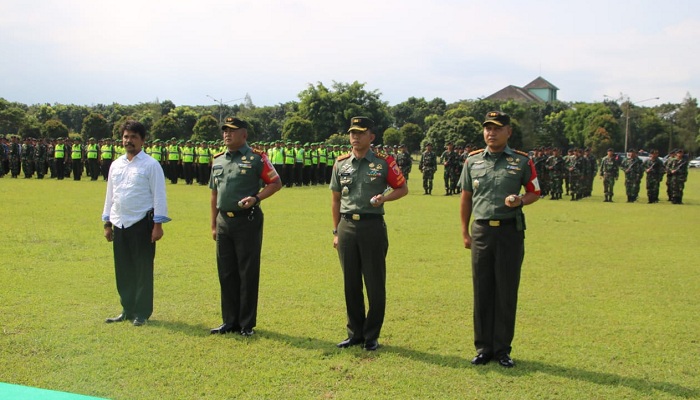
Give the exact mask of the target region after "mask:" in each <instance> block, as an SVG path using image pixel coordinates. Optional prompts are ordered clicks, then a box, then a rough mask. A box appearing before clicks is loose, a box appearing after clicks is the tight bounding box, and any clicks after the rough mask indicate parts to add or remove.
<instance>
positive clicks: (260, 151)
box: [252, 149, 267, 156]
mask: <svg viewBox="0 0 700 400" xmlns="http://www.w3.org/2000/svg"><path fill="white" fill-rule="evenodd" d="M252 150H253V153H255V154H257V155H259V156H262V155H263V154H264V155H265V156H267V153H266V152H264V151H262V150H258V149H252Z"/></svg>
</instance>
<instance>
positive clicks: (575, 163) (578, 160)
mask: <svg viewBox="0 0 700 400" xmlns="http://www.w3.org/2000/svg"><path fill="white" fill-rule="evenodd" d="M566 167H567V168H566V169H567V170H568V172H569V194H571V201H576V200H580V199H581V198H582V197H583V173H584V169H585V164H584V161H583V157H582V156H581V149H574V155H573V156H572V157H569V159H568V163H567V166H566Z"/></svg>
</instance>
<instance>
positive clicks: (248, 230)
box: [209, 117, 282, 336]
mask: <svg viewBox="0 0 700 400" xmlns="http://www.w3.org/2000/svg"><path fill="white" fill-rule="evenodd" d="M221 129H222V131H223V137H224V144H225V145H226V151H225V152H223V153H219V154H217V155H215V156H214V160H213V162H212V171H211V178H210V180H209V188H210V189H211V231H212V236H213V238H214V240H216V264H217V268H218V272H219V284H220V286H221V314H222V319H223V324H221V325H220V326H219V327H217V328H214V329H212V330H211V333H212V334H217V333H221V334H223V333H229V332H238V333H240V334H241V335H243V336H251V335H253V334H254V333H255V332H254V331H253V328H254V327H255V325H256V322H257V312H258V286H259V282H260V252H261V249H262V239H263V212H262V210H261V209H260V202H261V201H263V200H265V199H266V198H268V197H270V196H272V195H273V194H274V193H275V192H277V191H278V190H280V188H282V182H281V180H280V178H279V175H277V171H276V170H275V168H274V167H273V166H272V164H271V163H270V161H269V160H268V158H267V155H266V154H265V153H264V152H263V151H259V150H253V149H251V148H250V147H249V146H248V144H247V142H246V141H247V139H248V123H247V122H246V121H243V120H241V119H238V118H232V117H229V118H226V121H225V123H224V125H223V126H222V127H221ZM263 183H264V184H265V187H264V188H263V189H262V190H260V186H261V184H263Z"/></svg>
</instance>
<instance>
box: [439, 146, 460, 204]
mask: <svg viewBox="0 0 700 400" xmlns="http://www.w3.org/2000/svg"><path fill="white" fill-rule="evenodd" d="M440 161H442V165H443V166H444V167H445V170H444V171H443V173H442V177H443V179H444V181H445V196H449V195H451V194H453V193H456V191H457V179H459V173H460V172H461V168H460V167H461V163H460V161H459V154H457V152H456V151H454V150H449V149H448V150H445V151H444V152H443V153H442V155H441V156H440Z"/></svg>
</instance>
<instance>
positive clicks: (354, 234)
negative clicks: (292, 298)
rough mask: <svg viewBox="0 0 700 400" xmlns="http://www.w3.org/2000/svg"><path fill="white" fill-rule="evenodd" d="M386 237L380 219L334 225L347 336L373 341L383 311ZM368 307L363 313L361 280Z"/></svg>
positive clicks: (387, 243) (363, 299)
mask: <svg viewBox="0 0 700 400" xmlns="http://www.w3.org/2000/svg"><path fill="white" fill-rule="evenodd" d="M388 250H389V239H388V237H387V233H386V225H385V224H384V220H383V219H381V218H379V219H368V220H360V221H352V220H350V221H348V220H346V219H345V218H341V219H340V223H339V224H338V257H339V258H340V266H341V267H342V269H343V282H344V289H345V307H346V311H347V317H348V324H347V329H348V337H350V338H354V339H364V340H376V339H378V338H379V334H380V332H381V330H382V325H383V324H384V312H385V310H386V253H387V251H388ZM363 278H364V285H365V286H366V287H367V301H368V302H369V307H368V309H367V314H365V297H364V294H363V285H362V281H363Z"/></svg>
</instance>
